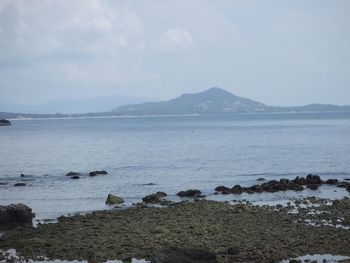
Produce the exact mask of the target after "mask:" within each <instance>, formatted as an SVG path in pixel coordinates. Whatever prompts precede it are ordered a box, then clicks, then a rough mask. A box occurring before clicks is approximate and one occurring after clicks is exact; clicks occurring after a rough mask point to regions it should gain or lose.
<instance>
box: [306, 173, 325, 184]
mask: <svg viewBox="0 0 350 263" xmlns="http://www.w3.org/2000/svg"><path fill="white" fill-rule="evenodd" d="M306 184H316V185H320V184H322V180H321V178H320V177H319V176H318V175H314V174H308V175H307V176H306Z"/></svg>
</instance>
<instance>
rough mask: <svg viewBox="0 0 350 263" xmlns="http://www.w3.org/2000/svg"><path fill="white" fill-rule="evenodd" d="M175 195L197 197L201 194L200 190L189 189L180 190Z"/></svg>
mask: <svg viewBox="0 0 350 263" xmlns="http://www.w3.org/2000/svg"><path fill="white" fill-rule="evenodd" d="M176 195H177V196H179V197H199V196H201V195H202V192H201V191H199V190H197V189H189V190H186V191H180V192H178V193H177V194H176Z"/></svg>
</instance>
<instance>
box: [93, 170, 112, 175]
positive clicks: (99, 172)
mask: <svg viewBox="0 0 350 263" xmlns="http://www.w3.org/2000/svg"><path fill="white" fill-rule="evenodd" d="M104 174H108V172H107V171H105V170H101V171H92V172H90V173H89V175H90V176H97V175H104Z"/></svg>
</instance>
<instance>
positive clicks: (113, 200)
mask: <svg viewBox="0 0 350 263" xmlns="http://www.w3.org/2000/svg"><path fill="white" fill-rule="evenodd" d="M122 203H124V199H123V198H121V197H119V196H115V195H112V194H109V195H108V197H107V200H106V204H107V205H115V204H122Z"/></svg>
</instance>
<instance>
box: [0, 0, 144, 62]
mask: <svg viewBox="0 0 350 263" xmlns="http://www.w3.org/2000/svg"><path fill="white" fill-rule="evenodd" d="M0 19H1V21H2V23H1V25H0V59H1V57H6V56H8V57H10V56H14V55H15V56H16V55H21V56H23V57H24V58H25V57H29V58H36V57H41V56H47V55H55V54H57V53H58V54H71V53H74V54H84V55H90V54H91V55H94V54H96V53H101V54H109V53H116V52H117V50H118V49H120V48H127V47H129V45H130V43H132V44H133V45H137V42H139V41H141V42H142V41H143V40H142V37H143V31H144V29H143V24H142V21H141V19H140V18H139V16H138V15H137V14H136V13H135V12H134V11H133V10H131V9H130V8H128V7H127V6H116V5H114V4H113V2H110V1H107V0H101V1H97V0H74V1H68V0H64V1H50V0H40V1H39V0H33V1H21V0H11V1H6V0H0Z"/></svg>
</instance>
